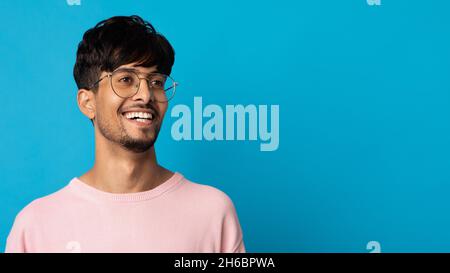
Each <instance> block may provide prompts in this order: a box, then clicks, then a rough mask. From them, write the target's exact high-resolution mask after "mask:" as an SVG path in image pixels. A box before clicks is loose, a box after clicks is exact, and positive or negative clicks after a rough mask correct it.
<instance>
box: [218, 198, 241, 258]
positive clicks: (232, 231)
mask: <svg viewBox="0 0 450 273" xmlns="http://www.w3.org/2000/svg"><path fill="white" fill-rule="evenodd" d="M221 252H222V253H245V245H244V240H243V234H242V229H241V225H240V223H239V219H238V216H237V213H236V209H235V207H234V204H233V202H232V201H231V199H230V198H229V197H228V196H227V198H226V206H225V213H224V217H223V222H222V242H221Z"/></svg>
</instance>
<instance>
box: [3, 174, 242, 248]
mask: <svg viewBox="0 0 450 273" xmlns="http://www.w3.org/2000/svg"><path fill="white" fill-rule="evenodd" d="M6 252H196V253H197V252H240V253H243V252H245V247H244V242H243V239H242V230H241V227H240V224H239V220H238V217H237V215H236V211H235V208H234V205H233V202H232V201H231V199H230V198H229V197H228V196H227V195H226V194H225V193H224V192H222V191H220V190H218V189H216V188H214V187H211V186H207V185H201V184H197V183H194V182H191V181H189V180H187V179H185V178H184V177H183V176H182V175H181V174H180V173H175V174H174V175H173V176H172V177H171V178H170V179H169V180H167V181H166V182H164V183H163V184H161V185H159V186H158V187H156V188H153V189H151V190H148V191H144V192H138V193H124V194H115V193H108V192H103V191H100V190H98V189H96V188H94V187H92V186H89V185H88V184H86V183H84V182H82V181H81V180H79V179H78V178H77V177H74V178H73V179H72V180H71V181H70V183H69V184H68V185H67V186H65V187H64V188H62V189H61V190H59V191H57V192H55V193H53V194H50V195H48V196H45V197H43V198H39V199H37V200H35V201H33V202H31V203H30V204H29V205H27V206H26V207H25V208H24V209H22V211H20V213H19V214H18V215H17V217H16V219H15V222H14V225H13V227H12V230H11V232H10V234H9V236H8V239H7V244H6Z"/></svg>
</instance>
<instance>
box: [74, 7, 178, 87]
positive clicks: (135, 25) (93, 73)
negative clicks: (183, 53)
mask: <svg viewBox="0 0 450 273" xmlns="http://www.w3.org/2000/svg"><path fill="white" fill-rule="evenodd" d="M174 61H175V51H174V49H173V47H172V46H171V45H170V43H169V41H168V40H167V39H166V38H165V37H164V36H163V35H161V34H160V33H158V32H156V30H155V28H154V27H153V26H152V25H151V24H150V23H149V22H147V21H144V20H143V19H142V18H141V17H139V16H137V15H132V16H114V17H111V18H109V19H106V20H103V21H101V22H99V23H98V24H97V25H96V26H95V27H93V28H91V29H89V30H88V31H86V32H85V33H84V35H83V39H82V41H81V42H80V43H79V44H78V50H77V59H76V62H75V66H74V68H73V76H74V78H75V82H76V83H77V86H78V89H82V88H84V89H90V88H91V87H92V85H93V84H94V83H95V82H96V81H97V80H98V78H99V77H100V74H101V73H102V71H106V72H112V71H114V70H115V69H116V68H118V67H119V66H121V65H125V64H129V63H136V65H137V66H143V67H151V66H154V65H156V66H157V70H158V72H160V73H164V74H167V75H170V73H171V71H172V66H173V64H174ZM92 90H93V91H94V92H95V91H97V87H94V88H92Z"/></svg>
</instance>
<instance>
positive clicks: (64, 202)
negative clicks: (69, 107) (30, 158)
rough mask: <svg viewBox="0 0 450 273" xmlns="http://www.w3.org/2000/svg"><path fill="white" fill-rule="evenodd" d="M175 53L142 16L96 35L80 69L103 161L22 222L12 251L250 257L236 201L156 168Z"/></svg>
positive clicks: (40, 202)
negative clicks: (240, 254) (243, 254)
mask: <svg viewBox="0 0 450 273" xmlns="http://www.w3.org/2000/svg"><path fill="white" fill-rule="evenodd" d="M174 55H175V53H174V50H173V48H172V46H171V45H170V43H169V42H168V41H167V39H166V38H164V36H162V35H161V34H159V33H157V32H156V31H155V29H154V28H153V26H152V25H151V24H150V23H148V22H146V21H144V20H142V19H141V18H140V17H138V16H130V17H126V16H116V17H112V18H110V19H107V20H104V21H102V22H100V23H98V24H97V25H96V26H95V27H94V28H92V29H90V30H88V31H87V32H86V33H85V34H84V36H83V40H82V41H81V42H80V44H79V46H78V51H77V59H76V63H75V67H74V77H75V81H76V83H77V86H78V89H79V90H78V95H77V100H78V106H79V108H80V110H81V112H82V113H83V114H84V115H85V116H87V117H88V118H89V119H90V120H91V121H92V124H93V125H94V131H95V164H94V166H93V167H92V169H90V170H89V171H88V172H86V173H85V174H83V175H81V176H80V177H74V178H73V179H72V180H71V181H70V183H69V184H68V185H66V186H65V187H64V188H62V189H60V190H59V191H57V192H55V193H53V194H51V195H48V196H45V197H43V198H39V199H37V200H35V201H33V202H31V203H30V204H29V205H28V206H26V207H25V208H24V209H23V210H22V211H21V212H20V213H19V214H18V215H17V217H16V219H15V222H14V225H13V228H12V230H11V232H10V234H9V236H8V239H7V246H6V252H245V247H244V242H243V236H242V230H241V227H240V224H239V220H238V218H237V215H236V211H235V208H234V205H233V203H232V201H231V200H230V198H229V197H228V196H227V195H226V194H225V193H223V192H222V191H220V190H218V189H216V188H213V187H211V186H206V185H201V184H197V183H194V182H191V181H189V180H187V179H186V178H184V177H183V175H182V174H180V173H178V172H172V171H170V170H168V169H165V168H164V167H162V166H160V165H159V164H158V163H157V160H156V155H155V149H154V145H153V144H154V142H155V141H156V138H157V136H158V133H159V129H160V127H161V124H162V121H163V118H164V115H165V112H166V110H167V107H168V101H169V100H170V99H171V98H172V97H173V95H174V93H175V89H176V85H177V83H176V82H175V81H174V80H173V79H172V78H171V77H170V76H169V75H170V73H171V70H172V66H173V63H174Z"/></svg>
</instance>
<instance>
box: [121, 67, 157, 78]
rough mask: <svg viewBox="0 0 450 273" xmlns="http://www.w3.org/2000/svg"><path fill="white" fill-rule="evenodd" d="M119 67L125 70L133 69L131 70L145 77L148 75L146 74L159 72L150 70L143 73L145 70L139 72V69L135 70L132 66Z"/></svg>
mask: <svg viewBox="0 0 450 273" xmlns="http://www.w3.org/2000/svg"><path fill="white" fill-rule="evenodd" d="M119 69H123V70H127V71H133V72H135V73H136V74H138V75H144V76H146V77H148V76H150V75H151V74H154V73H161V72H159V71H158V70H155V71H150V72H146V73H145V72H141V71H139V70H137V69H136V68H133V67H121V68H119Z"/></svg>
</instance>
